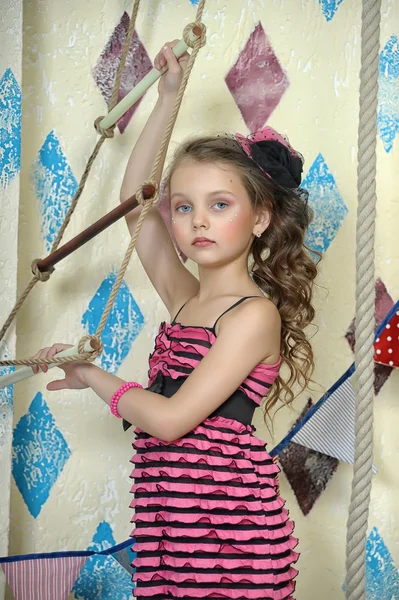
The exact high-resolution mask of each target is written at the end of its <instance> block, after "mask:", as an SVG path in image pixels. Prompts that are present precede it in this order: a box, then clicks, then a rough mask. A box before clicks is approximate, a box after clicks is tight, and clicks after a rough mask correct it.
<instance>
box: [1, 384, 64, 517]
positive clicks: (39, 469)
mask: <svg viewBox="0 0 399 600" xmlns="http://www.w3.org/2000/svg"><path fill="white" fill-rule="evenodd" d="M70 455H71V451H70V449H69V447H68V444H67V443H66V441H65V438H64V436H63V435H62V433H61V431H60V430H59V429H58V427H57V425H56V423H55V420H54V417H53V415H52V414H51V412H50V410H49V407H48V406H47V403H46V401H45V400H44V398H43V396H42V394H41V393H40V392H39V393H38V394H36V396H35V397H34V399H33V400H32V403H31V405H30V406H29V409H28V412H27V413H26V415H24V416H23V417H21V419H20V420H19V422H18V424H17V426H16V427H15V429H14V440H13V456H12V473H13V476H14V479H15V483H16V484H17V487H18V489H19V491H20V492H21V494H22V497H23V499H24V500H25V503H26V506H27V507H28V509H29V512H30V513H31V515H32V516H33V517H35V518H36V517H37V516H38V514H39V513H40V511H41V509H42V506H43V504H44V503H45V502H46V501H47V499H48V497H49V494H50V491H51V489H52V487H53V485H54V484H55V482H56V481H57V479H58V477H59V475H60V473H61V471H62V470H63V468H64V466H65V463H66V462H67V460H68V458H69V457H70Z"/></svg>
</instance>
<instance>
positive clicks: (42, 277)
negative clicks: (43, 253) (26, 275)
mask: <svg viewBox="0 0 399 600" xmlns="http://www.w3.org/2000/svg"><path fill="white" fill-rule="evenodd" d="M40 260H41V259H40V258H35V260H34V261H33V262H32V265H31V269H32V273H33V275H34V276H35V277H36V279H37V280H38V281H42V282H44V281H48V280H49V279H50V276H51V274H52V273H54V271H55V268H54V267H50V268H49V269H48V271H41V270H40V269H39V267H38V266H37V265H38V263H39V262H40Z"/></svg>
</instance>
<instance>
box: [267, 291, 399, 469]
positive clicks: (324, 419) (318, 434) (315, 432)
mask: <svg viewBox="0 0 399 600" xmlns="http://www.w3.org/2000/svg"><path fill="white" fill-rule="evenodd" d="M398 317H399V302H396V304H395V305H394V306H393V307H392V309H391V310H390V311H389V313H388V314H387V315H386V316H385V318H384V319H383V321H382V323H381V324H380V325H379V326H378V327H377V330H376V332H375V341H374V348H375V355H376V356H377V357H381V358H379V359H378V360H381V361H382V360H385V358H386V356H388V357H392V358H390V359H389V360H392V361H394V364H393V365H391V364H390V362H388V363H383V364H388V366H398V361H397V348H398V346H397V343H398V336H399V319H398ZM395 336H396V339H395V340H394V337H395ZM387 344H389V345H387ZM379 349H380V350H381V352H380V353H379V352H378V350H379ZM385 349H386V351H385ZM390 349H392V352H390V351H389V350H390ZM393 357H395V358H393ZM395 361H396V362H395ZM354 372H355V363H352V364H351V366H350V367H349V368H348V369H347V371H345V373H344V374H343V375H341V377H340V378H339V379H338V381H336V382H335V383H334V385H333V386H332V387H331V388H330V389H329V390H328V392H327V393H326V394H324V396H322V397H321V398H320V400H319V401H318V402H317V403H316V404H314V405H313V406H312V407H311V408H310V409H309V411H308V412H307V413H306V415H305V416H304V417H303V418H302V419H300V420H299V422H298V423H297V424H296V425H295V426H294V427H293V428H292V430H291V431H289V432H288V433H287V435H286V436H285V437H284V438H283V439H282V440H281V442H279V443H278V444H277V446H275V447H274V448H273V449H272V450H271V451H270V455H271V456H272V457H273V456H277V455H278V454H279V453H280V452H281V451H282V450H284V448H286V447H287V446H288V444H289V443H290V442H291V441H295V442H297V443H298V444H301V445H302V446H306V447H307V448H311V449H312V450H317V451H318V452H322V453H323V454H327V455H329V456H333V457H335V458H338V459H339V460H343V461H345V462H350V463H353V461H354V447H355V433H354V432H355V394H354V390H353V387H352V384H351V382H350V377H351V376H352V375H353V374H354ZM319 413H321V414H320V415H319ZM302 430H304V431H303V432H302ZM301 432H302V433H301ZM346 436H348V437H346ZM373 472H374V473H376V472H377V469H376V468H375V466H374V465H373Z"/></svg>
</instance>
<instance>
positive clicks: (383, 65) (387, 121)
mask: <svg viewBox="0 0 399 600" xmlns="http://www.w3.org/2000/svg"><path fill="white" fill-rule="evenodd" d="M379 70H380V74H379V78H378V88H379V89H378V118H377V126H378V132H379V134H380V136H381V139H382V142H383V144H384V148H385V151H386V152H389V151H390V150H391V149H392V146H393V141H394V139H395V137H396V135H397V133H398V131H399V42H398V37H397V36H396V35H393V36H391V37H390V39H389V40H388V42H387V43H386V45H385V46H384V48H383V49H382V50H381V54H380V67H379Z"/></svg>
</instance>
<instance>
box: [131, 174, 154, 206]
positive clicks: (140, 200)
mask: <svg viewBox="0 0 399 600" xmlns="http://www.w3.org/2000/svg"><path fill="white" fill-rule="evenodd" d="M146 186H152V187H153V188H154V192H153V194H152V196H151V197H150V198H144V195H143V190H144V188H145V187H146ZM136 200H137V202H138V204H140V206H145V205H146V204H148V203H150V204H151V206H155V204H157V203H158V200H159V183H158V182H157V181H152V180H151V179H149V180H148V181H143V183H141V184H140V185H139V187H138V188H137V190H136Z"/></svg>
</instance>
